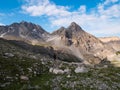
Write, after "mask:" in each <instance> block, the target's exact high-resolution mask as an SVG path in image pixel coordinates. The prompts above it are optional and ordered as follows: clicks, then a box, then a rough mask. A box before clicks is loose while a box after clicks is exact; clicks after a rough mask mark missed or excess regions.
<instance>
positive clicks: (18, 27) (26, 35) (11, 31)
mask: <svg viewBox="0 0 120 90" xmlns="http://www.w3.org/2000/svg"><path fill="white" fill-rule="evenodd" d="M48 34H49V33H48V32H46V31H45V30H44V29H43V28H42V27H41V26H39V25H35V24H33V23H31V22H25V21H22V22H20V23H13V24H11V25H8V26H0V37H1V38H5V39H9V40H22V41H27V42H30V43H33V44H34V43H37V41H44V39H45V38H46V37H45V36H47V35H48Z"/></svg>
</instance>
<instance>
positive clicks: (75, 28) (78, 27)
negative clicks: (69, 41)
mask: <svg viewBox="0 0 120 90" xmlns="http://www.w3.org/2000/svg"><path fill="white" fill-rule="evenodd" d="M68 28H69V29H72V30H76V31H77V30H78V29H79V30H82V28H81V27H80V26H79V25H78V24H77V23H75V22H72V23H71V24H70V26H69V27H68Z"/></svg>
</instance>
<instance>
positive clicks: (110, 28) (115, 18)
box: [22, 0, 120, 35]
mask: <svg viewBox="0 0 120 90" xmlns="http://www.w3.org/2000/svg"><path fill="white" fill-rule="evenodd" d="M26 1H27V4H26V5H23V6H22V9H23V10H24V12H26V13H28V14H30V15H31V16H42V15H45V16H47V17H48V19H49V21H50V22H51V25H52V26H68V25H69V24H70V23H71V22H73V21H75V22H76V23H78V24H79V25H81V26H82V27H83V28H84V29H86V30H87V31H88V32H90V33H92V34H95V35H113V34H114V35H117V34H118V33H120V26H119V23H120V4H119V3H116V2H118V0H105V1H104V2H103V3H99V4H98V5H97V7H96V8H94V9H92V10H91V11H90V12H89V14H88V13H87V12H86V6H85V5H81V6H80V7H79V8H78V9H77V10H74V11H71V10H70V7H67V6H59V5H56V4H55V3H53V2H50V1H49V0H26ZM106 7H107V8H106Z"/></svg>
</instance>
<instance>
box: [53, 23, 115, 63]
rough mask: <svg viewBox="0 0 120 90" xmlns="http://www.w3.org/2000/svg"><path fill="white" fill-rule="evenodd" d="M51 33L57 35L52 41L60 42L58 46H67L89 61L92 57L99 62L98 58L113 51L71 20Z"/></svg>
mask: <svg viewBox="0 0 120 90" xmlns="http://www.w3.org/2000/svg"><path fill="white" fill-rule="evenodd" d="M52 35H54V36H55V37H57V38H54V39H52V41H53V42H54V41H59V42H60V44H59V45H58V47H63V46H64V47H69V49H70V50H71V51H72V53H74V54H75V55H77V56H79V57H82V58H84V59H86V60H88V61H90V62H91V60H92V59H93V61H98V62H99V61H100V59H103V58H106V57H108V55H111V54H112V52H114V50H113V49H112V48H111V47H109V46H107V45H105V44H104V43H103V42H102V41H101V40H99V39H98V38H96V37H95V36H93V35H91V34H89V33H87V32H85V31H84V30H83V29H82V28H81V27H80V26H79V25H77V24H76V23H75V22H72V23H71V25H70V26H69V27H68V28H64V27H62V28H60V29H58V30H57V31H55V32H53V33H52ZM54 44H55V43H54ZM76 52H79V53H76Z"/></svg>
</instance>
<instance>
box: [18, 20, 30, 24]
mask: <svg viewBox="0 0 120 90" xmlns="http://www.w3.org/2000/svg"><path fill="white" fill-rule="evenodd" d="M20 23H22V24H25V23H30V22H27V21H24V20H23V21H21V22H20Z"/></svg>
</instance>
